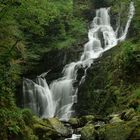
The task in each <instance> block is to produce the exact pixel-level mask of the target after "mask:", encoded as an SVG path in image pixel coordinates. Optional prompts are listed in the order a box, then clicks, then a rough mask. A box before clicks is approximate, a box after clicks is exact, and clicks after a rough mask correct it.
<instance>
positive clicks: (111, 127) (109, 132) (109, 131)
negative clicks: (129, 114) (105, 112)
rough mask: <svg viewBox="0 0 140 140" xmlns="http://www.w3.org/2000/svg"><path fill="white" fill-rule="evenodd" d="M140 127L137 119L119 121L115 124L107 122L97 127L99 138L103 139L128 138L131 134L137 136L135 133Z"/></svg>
mask: <svg viewBox="0 0 140 140" xmlns="http://www.w3.org/2000/svg"><path fill="white" fill-rule="evenodd" d="M139 129H140V123H139V122H138V121H129V122H119V123H115V124H107V125H105V126H103V127H101V128H100V129H99V139H104V140H128V139H130V138H131V137H133V136H132V133H133V134H136V135H135V136H134V137H138V138H140V137H139V134H138V133H137V132H138V131H139Z"/></svg>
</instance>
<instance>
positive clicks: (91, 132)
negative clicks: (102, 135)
mask: <svg viewBox="0 0 140 140" xmlns="http://www.w3.org/2000/svg"><path fill="white" fill-rule="evenodd" d="M80 133H81V140H96V138H97V131H96V130H95V127H94V125H93V124H87V125H86V126H84V127H83V128H82V129H81V131H80Z"/></svg>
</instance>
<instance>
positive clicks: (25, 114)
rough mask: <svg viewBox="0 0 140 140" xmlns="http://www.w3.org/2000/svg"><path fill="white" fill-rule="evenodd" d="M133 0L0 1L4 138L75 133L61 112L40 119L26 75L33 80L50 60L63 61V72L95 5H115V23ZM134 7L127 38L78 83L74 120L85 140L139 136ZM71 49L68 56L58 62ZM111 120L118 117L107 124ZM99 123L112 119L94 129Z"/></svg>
mask: <svg viewBox="0 0 140 140" xmlns="http://www.w3.org/2000/svg"><path fill="white" fill-rule="evenodd" d="M129 3H130V1H129V0H1V1H0V139H1V140H19V139H22V140H63V139H65V138H66V137H71V132H70V130H69V127H66V126H67V125H66V124H65V123H64V124H63V123H62V122H61V121H59V120H58V119H57V118H52V119H50V120H49V119H41V118H39V117H37V116H36V115H34V113H33V112H32V111H31V110H30V109H26V108H25V109H23V108H22V107H23V106H22V105H21V104H20V101H21V100H22V99H21V98H22V93H21V89H22V80H23V77H26V76H29V77H31V78H33V77H34V76H35V75H38V74H41V73H43V72H45V69H44V68H43V67H45V66H44V65H46V67H47V69H46V71H47V70H49V69H50V67H49V66H50V65H52V66H51V68H53V67H54V68H53V69H56V67H57V68H58V67H61V68H60V70H59V71H60V72H61V70H62V67H63V66H64V65H65V64H66V63H67V62H70V61H72V60H73V59H75V56H74V54H75V51H76V50H79V49H80V51H81V49H83V48H82V47H83V45H84V43H85V42H87V40H88V39H87V33H88V29H89V28H90V22H91V21H92V19H93V18H94V16H95V10H96V9H98V8H101V7H111V10H110V13H111V17H112V19H113V20H112V21H111V24H112V26H114V28H115V27H116V26H117V25H116V19H117V18H118V16H119V14H120V15H121V16H120V17H121V24H122V26H124V25H123V24H124V23H125V22H126V20H127V18H128V17H127V13H128V11H127V10H126V9H128V7H129ZM134 5H135V15H134V17H133V19H132V22H131V25H130V28H129V32H128V35H127V39H126V40H125V41H124V42H121V43H119V44H118V45H117V46H116V47H115V48H113V49H111V50H109V51H107V52H105V53H104V54H103V56H102V57H101V58H99V61H100V62H99V61H98V60H97V64H96V62H95V67H94V66H91V67H90V68H89V70H88V71H87V78H86V79H85V82H84V83H83V84H82V85H81V86H80V87H79V93H78V103H77V104H76V105H75V110H76V115H75V116H74V117H72V118H71V119H70V120H69V123H68V124H69V125H71V126H72V128H74V129H76V131H78V133H80V134H81V136H82V137H81V139H82V140H128V139H129V140H132V139H136V140H139V139H140V71H139V70H140V40H139V38H140V1H139V0H134ZM62 52H64V53H62ZM77 52H79V51H77ZM65 53H66V54H67V57H68V58H67V59H68V60H67V59H66V62H65V63H63V64H60V65H61V66H58V65H59V63H58V62H59V61H63V60H64V57H63V55H64V54H65ZM80 53H81V52H80ZM57 56H59V58H58V57H57ZM110 58H111V59H110ZM44 60H46V61H45V62H44ZM42 62H43V63H42ZM55 65H56V67H55ZM96 65H98V66H96ZM81 71H82V70H81ZM80 74H81V73H80V70H79V75H80ZM52 75H53V72H52ZM52 77H53V76H52ZM56 77H57V76H56ZM34 78H35V77H34ZM52 79H53V80H54V78H50V79H49V80H52ZM95 89H101V90H99V91H97V90H96V91H95ZM97 94H98V96H97ZM112 114H117V115H118V114H119V115H118V116H115V115H114V116H115V117H114V116H113V115H112ZM120 114H121V115H120ZM111 115H112V116H113V117H114V118H113V117H112V116H111ZM110 118H112V121H114V122H115V121H116V123H115V124H113V125H112V123H108V122H109V121H110V120H109V119H110ZM97 121H101V122H105V123H106V125H105V126H104V125H103V126H101V127H100V126H96V127H95V122H97ZM79 128H80V129H79Z"/></svg>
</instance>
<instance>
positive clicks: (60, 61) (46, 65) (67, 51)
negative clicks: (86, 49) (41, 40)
mask: <svg viewBox="0 0 140 140" xmlns="http://www.w3.org/2000/svg"><path fill="white" fill-rule="evenodd" d="M84 42H86V39H85V41H83V43H81V44H78V45H76V46H74V47H70V48H64V49H60V50H59V49H54V50H52V51H49V52H47V53H45V54H44V55H43V56H42V59H41V60H40V61H39V62H38V64H37V65H35V66H33V67H32V68H31V69H29V71H27V72H26V73H25V74H24V77H28V78H30V79H33V78H36V76H37V75H40V74H41V73H43V72H47V71H49V73H48V75H47V78H46V79H47V81H48V82H50V81H52V80H55V79H57V78H59V77H61V76H62V73H61V72H62V69H63V67H64V66H65V65H66V64H69V63H70V62H72V61H76V60H78V59H79V58H80V55H81V53H82V51H83V44H84Z"/></svg>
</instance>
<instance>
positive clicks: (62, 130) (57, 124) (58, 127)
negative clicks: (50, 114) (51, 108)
mask: <svg viewBox="0 0 140 140" xmlns="http://www.w3.org/2000/svg"><path fill="white" fill-rule="evenodd" d="M48 122H49V124H50V125H51V126H52V128H53V129H54V130H55V131H56V132H57V133H58V134H60V135H62V136H69V135H70V134H71V131H70V130H69V129H68V128H67V127H65V126H64V124H63V123H62V122H61V121H59V119H57V118H51V119H48Z"/></svg>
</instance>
